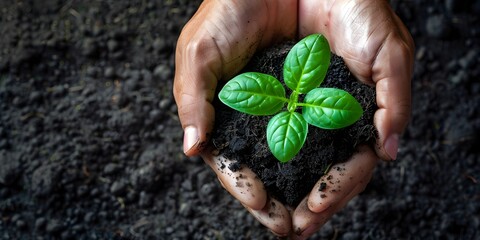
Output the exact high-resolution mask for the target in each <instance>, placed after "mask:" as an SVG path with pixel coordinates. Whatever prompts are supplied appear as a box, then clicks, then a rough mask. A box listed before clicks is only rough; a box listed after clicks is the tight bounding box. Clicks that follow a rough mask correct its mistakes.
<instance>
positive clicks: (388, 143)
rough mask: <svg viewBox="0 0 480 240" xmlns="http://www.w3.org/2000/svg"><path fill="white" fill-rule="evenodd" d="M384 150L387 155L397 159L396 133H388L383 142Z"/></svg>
mask: <svg viewBox="0 0 480 240" xmlns="http://www.w3.org/2000/svg"><path fill="white" fill-rule="evenodd" d="M384 147H385V151H386V152H387V154H388V156H389V157H390V158H391V159H392V160H395V159H397V153H398V134H392V135H390V136H389V137H388V138H387V140H385V143H384Z"/></svg>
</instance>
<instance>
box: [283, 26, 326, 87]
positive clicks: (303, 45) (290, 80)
mask: <svg viewBox="0 0 480 240" xmlns="http://www.w3.org/2000/svg"><path fill="white" fill-rule="evenodd" d="M329 65H330V46H329V45H328V42H327V39H325V37H324V36H322V35H320V34H312V35H309V36H307V37H305V38H304V39H302V40H300V41H299V42H298V43H297V44H295V46H293V48H292V49H291V50H290V52H289V53H288V55H287V58H286V59H285V64H284V65H283V78H284V79H285V84H286V85H287V86H288V87H289V88H290V89H292V90H294V91H296V92H298V93H303V94H305V93H307V92H309V91H310V90H312V89H314V88H316V87H318V86H320V84H321V83H322V81H323V79H324V78H325V75H326V74H327V70H328V66H329Z"/></svg>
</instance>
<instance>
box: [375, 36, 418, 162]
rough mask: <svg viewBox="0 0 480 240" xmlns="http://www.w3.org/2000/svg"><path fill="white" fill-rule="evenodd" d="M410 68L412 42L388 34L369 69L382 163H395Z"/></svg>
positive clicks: (407, 106)
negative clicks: (374, 93)
mask: <svg viewBox="0 0 480 240" xmlns="http://www.w3.org/2000/svg"><path fill="white" fill-rule="evenodd" d="M412 65H413V41H411V42H410V41H404V40H402V39H401V37H399V36H398V35H397V34H395V33H393V34H390V35H389V36H388V37H387V39H386V41H385V42H384V45H383V46H382V47H381V49H380V50H379V52H378V55H377V58H376V60H375V62H374V64H373V68H372V79H373V81H374V82H375V83H376V84H375V87H376V92H377V105H378V108H379V109H378V110H377V111H376V113H375V116H374V123H375V126H376V127H377V129H378V132H379V136H378V140H377V148H376V152H377V154H378V156H379V157H380V158H382V159H385V160H395V159H396V157H397V151H398V145H399V137H400V135H401V134H402V133H403V131H404V130H405V127H406V125H407V123H408V121H409V119H410V111H411V75H412V68H413V66H412Z"/></svg>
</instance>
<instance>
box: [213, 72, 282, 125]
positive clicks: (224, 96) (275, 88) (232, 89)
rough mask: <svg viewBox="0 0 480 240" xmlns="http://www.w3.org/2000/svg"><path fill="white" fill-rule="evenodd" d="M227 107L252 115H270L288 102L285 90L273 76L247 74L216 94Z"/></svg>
mask: <svg viewBox="0 0 480 240" xmlns="http://www.w3.org/2000/svg"><path fill="white" fill-rule="evenodd" d="M218 97H219V98H220V100H221V101H222V102H223V103H224V104H225V105H227V106H229V107H231V108H233V109H235V110H237V111H240V112H244V113H248V114H252V115H272V114H275V113H277V112H279V111H280V110H281V109H282V107H283V106H284V105H285V103H286V102H288V99H287V98H286V97H285V89H284V88H283V86H282V84H281V83H280V82H279V81H278V80H277V79H276V78H274V77H273V76H270V75H267V74H263V73H256V72H248V73H243V74H240V75H238V76H236V77H234V78H233V79H232V80H230V81H228V82H227V84H226V85H225V86H224V87H223V88H222V90H221V91H220V93H219V94H218Z"/></svg>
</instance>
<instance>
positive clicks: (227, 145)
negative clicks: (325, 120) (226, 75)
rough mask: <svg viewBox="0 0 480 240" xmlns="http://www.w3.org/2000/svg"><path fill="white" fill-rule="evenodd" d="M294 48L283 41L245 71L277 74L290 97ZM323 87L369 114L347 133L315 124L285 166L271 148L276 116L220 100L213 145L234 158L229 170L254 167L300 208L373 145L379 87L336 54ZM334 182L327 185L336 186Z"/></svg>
mask: <svg viewBox="0 0 480 240" xmlns="http://www.w3.org/2000/svg"><path fill="white" fill-rule="evenodd" d="M293 44H294V43H292V42H290V43H283V44H279V45H277V46H274V47H270V48H268V49H266V50H264V51H261V52H259V53H258V54H257V55H255V56H254V57H253V58H252V60H251V61H250V63H249V64H248V65H247V66H246V67H245V69H244V70H242V71H243V72H261V73H266V74H270V75H272V76H274V77H275V78H277V79H278V80H280V82H282V84H283V85H284V88H285V89H286V90H287V96H289V95H290V94H291V90H290V89H288V87H286V86H285V84H284V80H283V76H282V75H283V64H284V60H285V57H286V56H287V54H288V52H289V50H290V49H291V47H292V46H293ZM221 87H223V86H219V87H218V89H221ZM320 87H328V88H337V89H343V90H345V91H347V92H348V93H350V94H351V95H352V96H354V97H355V99H357V100H358V101H359V103H360V105H361V106H362V109H363V110H364V114H363V115H362V117H361V118H360V119H359V120H358V121H357V122H355V123H354V124H352V125H350V126H349V127H346V128H343V129H336V130H325V129H320V128H317V127H314V126H312V125H309V128H308V135H307V140H306V141H305V145H304V146H303V148H302V149H301V150H300V152H299V153H298V154H297V155H296V156H295V157H294V158H293V159H292V160H290V161H289V162H287V163H280V162H279V161H278V160H277V159H276V158H275V157H274V156H273V155H272V153H271V152H270V150H269V147H268V144H267V139H266V126H267V124H268V121H269V120H270V118H271V116H252V115H248V114H244V113H241V112H238V111H235V110H233V109H231V108H229V107H227V106H226V105H224V104H222V103H221V102H220V101H219V100H218V99H217V100H216V101H215V102H214V106H215V109H216V114H215V116H216V118H215V125H216V129H215V130H214V132H213V134H212V143H213V145H214V146H215V147H217V149H219V150H220V151H219V153H220V154H223V155H224V156H226V157H228V158H229V159H232V160H234V163H232V164H230V166H229V168H230V169H232V170H234V171H236V170H238V169H240V168H242V167H243V166H247V167H248V168H250V169H252V171H253V172H254V173H255V174H256V175H257V176H258V177H259V178H260V179H261V180H262V182H263V183H264V186H265V188H266V189H267V192H268V193H269V194H270V195H271V196H273V197H275V198H276V199H278V200H280V201H281V202H283V203H285V204H287V205H290V206H297V205H298V203H300V201H301V200H302V199H303V198H304V197H305V196H306V195H307V194H308V193H309V192H310V191H311V190H312V189H313V186H314V185H315V183H316V182H317V181H318V180H319V179H320V177H321V176H323V175H324V174H326V173H327V172H328V171H329V168H330V167H331V166H332V165H334V164H336V163H341V162H344V161H346V160H348V158H349V157H350V156H352V154H354V152H355V148H356V147H357V146H358V145H359V144H369V145H370V146H371V147H373V145H374V142H375V138H376V136H377V134H376V130H375V127H374V125H373V115H374V114H375V111H376V109H377V106H376V101H375V96H376V95H375V89H374V88H372V87H370V86H367V85H365V84H362V83H360V82H358V81H357V80H356V79H355V78H354V77H353V75H352V74H351V73H350V72H349V71H348V68H347V67H346V66H345V64H344V62H343V60H342V59H341V58H340V57H338V56H336V55H334V54H332V57H331V64H330V66H329V68H328V71H327V75H326V77H325V79H324V81H323V82H322V84H321V85H320ZM302 97H303V96H301V98H300V99H299V101H300V102H301V101H302ZM283 111H285V109H284V110H283ZM337 168H339V170H341V169H340V167H337ZM333 181H334V180H330V181H328V182H329V183H327V182H325V184H331V185H333V184H335V183H334V182H333ZM331 188H332V190H330V191H338V189H336V188H335V187H333V186H332V187H331ZM323 190H324V189H318V191H323Z"/></svg>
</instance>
